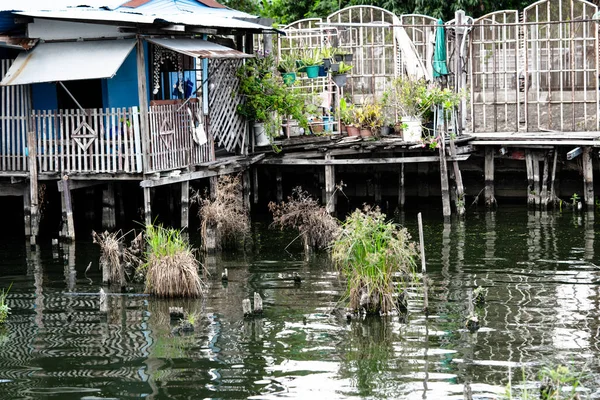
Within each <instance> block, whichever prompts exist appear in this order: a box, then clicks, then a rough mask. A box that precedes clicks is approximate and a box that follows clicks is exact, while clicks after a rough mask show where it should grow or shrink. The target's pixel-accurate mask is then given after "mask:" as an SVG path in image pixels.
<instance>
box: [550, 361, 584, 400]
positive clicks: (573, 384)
mask: <svg viewBox="0 0 600 400" xmlns="http://www.w3.org/2000/svg"><path fill="white" fill-rule="evenodd" d="M582 377H583V375H582V373H581V372H579V373H577V372H575V371H573V370H572V369H570V368H569V367H567V366H564V365H559V366H557V367H555V368H551V367H544V368H542V370H541V371H540V380H541V381H542V385H541V386H540V399H542V400H562V399H564V400H575V399H578V398H579V397H578V396H577V388H578V387H579V386H581V378H582Z"/></svg>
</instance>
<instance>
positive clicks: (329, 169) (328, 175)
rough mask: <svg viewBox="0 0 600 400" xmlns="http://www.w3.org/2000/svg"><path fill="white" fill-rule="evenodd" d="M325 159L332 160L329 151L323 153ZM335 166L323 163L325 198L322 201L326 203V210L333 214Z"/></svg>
mask: <svg viewBox="0 0 600 400" xmlns="http://www.w3.org/2000/svg"><path fill="white" fill-rule="evenodd" d="M325 159H326V160H332V159H333V157H332V156H331V154H330V153H327V154H325ZM334 193H335V167H334V166H333V165H325V198H324V199H323V202H324V203H325V204H326V207H327V212H328V213H329V214H333V213H334V212H335V199H334V198H333V196H334Z"/></svg>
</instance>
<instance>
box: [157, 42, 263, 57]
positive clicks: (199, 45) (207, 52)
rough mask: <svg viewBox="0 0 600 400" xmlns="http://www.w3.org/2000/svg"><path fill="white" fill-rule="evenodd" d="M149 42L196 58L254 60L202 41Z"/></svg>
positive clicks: (232, 50)
mask: <svg viewBox="0 0 600 400" xmlns="http://www.w3.org/2000/svg"><path fill="white" fill-rule="evenodd" d="M146 40H148V42H150V43H153V44H156V45H158V46H161V47H164V48H166V49H169V50H173V51H176V52H178V53H181V54H185V55H188V56H190V57H194V58H252V57H254V56H253V55H251V54H246V53H242V52H241V51H238V50H234V49H230V48H229V47H225V46H221V45H220V44H216V43H213V42H208V41H206V40H201V39H190V38H181V39H157V38H151V39H150V38H148V39H146Z"/></svg>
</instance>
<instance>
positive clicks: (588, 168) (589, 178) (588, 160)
mask: <svg viewBox="0 0 600 400" xmlns="http://www.w3.org/2000/svg"><path fill="white" fill-rule="evenodd" d="M582 163H583V201H584V203H585V206H586V207H587V209H588V210H593V209H594V170H593V164H592V149H591V148H590V147H584V148H583V154H582Z"/></svg>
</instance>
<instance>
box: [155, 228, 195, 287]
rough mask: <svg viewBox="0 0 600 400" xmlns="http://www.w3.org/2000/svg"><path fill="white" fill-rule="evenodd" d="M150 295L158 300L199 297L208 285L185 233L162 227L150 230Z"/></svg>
mask: <svg viewBox="0 0 600 400" xmlns="http://www.w3.org/2000/svg"><path fill="white" fill-rule="evenodd" d="M145 237H146V243H147V245H148V249H147V252H146V260H147V261H146V263H145V264H144V268H145V270H146V271H145V272H146V293H150V294H154V295H156V296H158V297H199V296H201V295H202V293H203V289H204V284H203V282H202V280H201V279H200V275H199V273H198V270H199V269H200V263H199V262H198V260H197V259H196V256H195V255H194V250H193V249H192V247H191V245H190V244H189V243H188V242H187V240H185V239H183V238H182V237H181V231H179V230H177V229H172V228H163V227H162V226H160V225H159V226H155V225H147V226H146V235H145Z"/></svg>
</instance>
